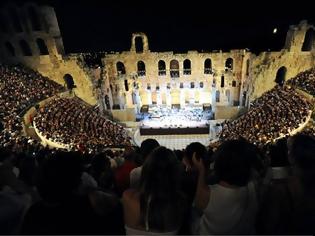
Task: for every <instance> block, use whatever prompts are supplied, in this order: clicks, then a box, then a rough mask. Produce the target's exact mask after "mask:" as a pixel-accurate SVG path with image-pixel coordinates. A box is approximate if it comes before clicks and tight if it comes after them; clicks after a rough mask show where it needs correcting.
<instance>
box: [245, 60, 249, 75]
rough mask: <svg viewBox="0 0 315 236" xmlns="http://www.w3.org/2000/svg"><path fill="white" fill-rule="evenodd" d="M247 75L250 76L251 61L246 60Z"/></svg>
mask: <svg viewBox="0 0 315 236" xmlns="http://www.w3.org/2000/svg"><path fill="white" fill-rule="evenodd" d="M246 75H249V59H247V60H246Z"/></svg>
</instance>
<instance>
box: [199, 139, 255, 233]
mask: <svg viewBox="0 0 315 236" xmlns="http://www.w3.org/2000/svg"><path fill="white" fill-rule="evenodd" d="M256 158H258V154H257V150H256V148H255V147H254V146H253V145H251V144H249V143H247V142H245V141H243V140H241V141H236V140H231V141H227V142H225V143H223V144H222V145H221V146H220V147H219V148H218V149H217V151H216V152H215V153H214V159H215V166H214V170H215V172H216V175H217V177H218V180H219V183H218V184H214V185H210V186H208V185H207V184H206V182H205V172H206V170H205V167H204V164H203V161H202V159H201V158H198V157H197V155H196V154H194V156H193V163H194V165H195V167H196V169H197V170H198V173H199V177H198V185H197V191H196V196H195V201H194V204H195V206H196V208H197V209H199V210H200V211H202V216H201V218H200V219H196V220H195V221H194V224H193V232H194V233H196V234H254V233H255V218H256V211H257V196H256V191H255V186H254V183H253V182H251V172H252V167H253V160H254V159H256Z"/></svg>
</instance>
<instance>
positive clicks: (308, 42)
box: [302, 28, 315, 52]
mask: <svg viewBox="0 0 315 236" xmlns="http://www.w3.org/2000/svg"><path fill="white" fill-rule="evenodd" d="M314 42H315V30H314V29H313V28H309V29H308V30H307V31H306V33H305V36H304V42H303V45H302V51H304V52H305V51H311V50H312V49H313V48H314Z"/></svg>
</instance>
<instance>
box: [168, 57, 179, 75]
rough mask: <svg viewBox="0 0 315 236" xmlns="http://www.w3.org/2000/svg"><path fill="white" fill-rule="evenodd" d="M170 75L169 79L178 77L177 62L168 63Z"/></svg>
mask: <svg viewBox="0 0 315 236" xmlns="http://www.w3.org/2000/svg"><path fill="white" fill-rule="evenodd" d="M170 74H171V78H178V77H179V63H178V61H177V60H171V62H170Z"/></svg>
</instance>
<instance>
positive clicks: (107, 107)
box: [105, 94, 110, 110]
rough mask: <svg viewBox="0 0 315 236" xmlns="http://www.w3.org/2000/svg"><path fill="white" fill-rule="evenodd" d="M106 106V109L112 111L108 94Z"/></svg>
mask: <svg viewBox="0 0 315 236" xmlns="http://www.w3.org/2000/svg"><path fill="white" fill-rule="evenodd" d="M105 105H106V109H107V110H110V102H109V97H108V95H107V94H106V95H105Z"/></svg>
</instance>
